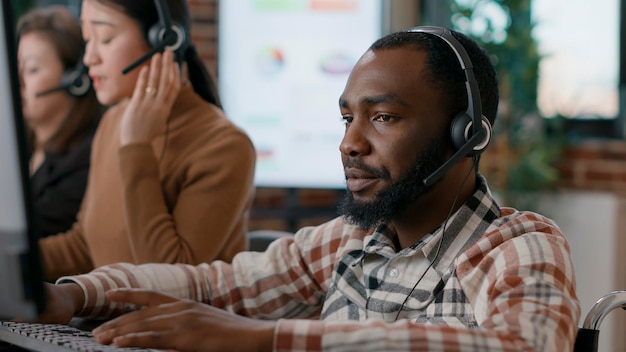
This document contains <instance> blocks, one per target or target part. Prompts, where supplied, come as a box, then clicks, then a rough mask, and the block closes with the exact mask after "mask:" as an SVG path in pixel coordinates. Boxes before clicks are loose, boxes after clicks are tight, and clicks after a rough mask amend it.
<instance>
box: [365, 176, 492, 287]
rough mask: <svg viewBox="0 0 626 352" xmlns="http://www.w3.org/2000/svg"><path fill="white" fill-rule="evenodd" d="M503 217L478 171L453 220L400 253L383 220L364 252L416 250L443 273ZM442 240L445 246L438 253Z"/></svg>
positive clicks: (390, 254)
mask: <svg viewBox="0 0 626 352" xmlns="http://www.w3.org/2000/svg"><path fill="white" fill-rule="evenodd" d="M499 216H500V207H499V205H498V204H497V202H496V201H495V199H494V198H493V196H492V194H491V191H490V189H489V186H488V184H487V181H486V180H485V178H484V177H483V176H482V175H481V174H477V188H476V191H475V192H474V194H473V195H472V196H471V197H470V198H469V199H468V200H467V201H466V202H465V203H464V204H463V205H462V206H461V207H460V208H459V209H458V210H457V211H456V212H455V213H454V214H452V215H451V216H450V218H449V219H447V220H445V221H444V222H443V223H441V224H440V226H438V227H437V229H435V230H434V231H433V232H431V233H429V234H427V235H426V236H424V237H423V238H422V239H421V240H420V241H418V242H417V243H415V244H413V245H412V246H410V247H408V248H405V249H403V250H402V251H400V252H399V253H396V251H395V249H394V248H395V246H394V244H393V238H394V237H395V236H396V233H395V231H394V230H393V229H392V228H391V227H389V226H387V225H386V224H384V223H383V224H381V225H379V226H378V227H377V228H376V230H375V231H373V233H372V234H371V235H370V236H367V237H366V238H365V241H364V243H365V246H364V248H363V251H364V254H367V253H373V252H376V253H377V254H379V255H383V256H386V257H393V256H395V255H413V254H414V253H415V251H421V252H422V253H423V255H424V256H425V257H426V258H428V260H429V261H431V262H433V261H434V263H433V267H434V269H435V270H436V271H437V272H438V273H439V274H440V275H441V274H442V273H443V272H444V271H445V270H446V269H447V268H448V267H449V266H450V265H451V264H452V262H453V260H454V258H456V257H457V255H458V254H459V253H461V252H462V251H463V250H465V249H466V248H467V247H469V246H470V245H472V244H473V243H474V242H476V241H477V240H478V239H479V238H480V237H481V236H482V235H483V234H484V232H485V230H486V229H487V227H488V226H489V224H491V223H492V222H493V221H494V220H495V219H496V218H498V217H499ZM444 229H445V233H444ZM440 241H441V248H440V249H439V253H437V249H438V247H439V242H440Z"/></svg>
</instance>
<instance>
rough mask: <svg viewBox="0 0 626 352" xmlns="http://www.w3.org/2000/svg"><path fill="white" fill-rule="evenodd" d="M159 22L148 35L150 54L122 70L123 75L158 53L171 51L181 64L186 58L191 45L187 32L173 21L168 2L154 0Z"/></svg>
mask: <svg viewBox="0 0 626 352" xmlns="http://www.w3.org/2000/svg"><path fill="white" fill-rule="evenodd" d="M154 6H155V7H156V10H157V14H158V15H159V21H158V22H157V23H155V24H153V25H152V27H150V29H149V30H148V33H147V37H148V43H149V44H150V46H151V47H152V50H150V51H149V52H148V53H146V54H145V55H143V56H142V57H140V58H139V59H137V61H135V62H133V63H132V64H131V65H130V66H128V67H127V68H125V69H124V70H122V73H123V74H127V73H128V72H130V71H132V70H134V69H135V68H137V66H139V65H141V64H142V63H144V62H145V61H146V60H148V59H149V58H151V57H152V55H154V54H156V53H157V52H161V51H163V50H165V49H170V50H172V51H173V52H174V56H175V58H176V60H177V61H178V62H181V61H182V60H183V58H184V56H185V50H186V49H187V46H188V45H189V38H188V35H187V33H186V32H185V28H184V27H183V26H182V25H181V24H179V23H176V22H173V21H172V14H171V13H170V10H169V7H168V6H167V0H154Z"/></svg>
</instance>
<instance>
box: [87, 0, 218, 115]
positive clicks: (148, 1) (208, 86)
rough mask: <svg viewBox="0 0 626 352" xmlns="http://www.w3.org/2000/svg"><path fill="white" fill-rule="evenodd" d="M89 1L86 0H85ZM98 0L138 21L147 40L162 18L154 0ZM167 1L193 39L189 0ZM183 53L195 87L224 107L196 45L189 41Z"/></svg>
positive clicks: (210, 100) (171, 10)
mask: <svg viewBox="0 0 626 352" xmlns="http://www.w3.org/2000/svg"><path fill="white" fill-rule="evenodd" d="M84 1H87V0H84ZM92 1H97V2H99V3H101V4H103V5H105V6H110V7H112V8H115V9H117V10H119V11H121V12H123V13H125V14H126V15H127V16H128V17H130V18H133V19H134V20H136V21H137V22H138V23H139V26H140V27H141V29H142V30H143V33H144V35H145V38H146V41H147V42H148V43H149V40H148V31H149V30H150V28H151V27H152V26H153V25H154V24H156V23H158V22H159V14H158V12H157V8H156V5H155V3H154V2H155V0H92ZM163 1H165V2H166V3H167V6H168V7H169V10H170V15H171V19H172V21H173V22H176V23H178V24H179V25H181V26H182V27H183V28H184V30H185V33H186V37H187V41H188V42H189V41H190V40H191V38H190V37H191V20H190V16H189V7H188V5H187V1H186V0H163ZM187 44H188V45H187V48H186V51H185V53H184V61H185V62H186V63H187V70H188V75H189V77H188V78H189V80H190V81H191V84H192V85H193V89H194V90H195V91H196V93H198V95H200V96H201V97H202V99H204V100H206V101H208V102H209V103H211V104H214V105H216V106H218V107H220V108H221V107H222V104H221V102H220V98H219V95H218V92H217V86H216V84H215V80H213V78H212V77H211V74H210V73H209V71H208V70H207V69H206V67H205V66H204V64H203V63H202V61H201V60H200V57H199V56H198V54H197V53H196V50H195V49H194V47H193V45H191V43H187Z"/></svg>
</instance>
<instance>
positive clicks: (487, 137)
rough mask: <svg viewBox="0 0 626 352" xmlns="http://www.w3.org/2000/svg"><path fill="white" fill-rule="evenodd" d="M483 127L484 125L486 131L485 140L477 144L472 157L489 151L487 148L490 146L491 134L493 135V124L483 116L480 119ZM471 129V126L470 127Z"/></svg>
mask: <svg viewBox="0 0 626 352" xmlns="http://www.w3.org/2000/svg"><path fill="white" fill-rule="evenodd" d="M480 121H481V123H482V125H483V129H484V130H485V138H483V140H482V141H480V143H478V144H476V146H474V149H473V151H472V155H478V154H481V153H482V152H484V151H485V149H487V146H488V145H489V142H490V141H491V133H492V129H491V122H489V120H488V119H487V118H486V117H485V115H482V116H481V119H480ZM470 128H471V126H470Z"/></svg>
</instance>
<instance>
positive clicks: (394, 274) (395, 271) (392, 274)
mask: <svg viewBox="0 0 626 352" xmlns="http://www.w3.org/2000/svg"><path fill="white" fill-rule="evenodd" d="M398 274H399V273H398V269H391V270H390V271H389V277H392V278H396V277H398Z"/></svg>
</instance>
